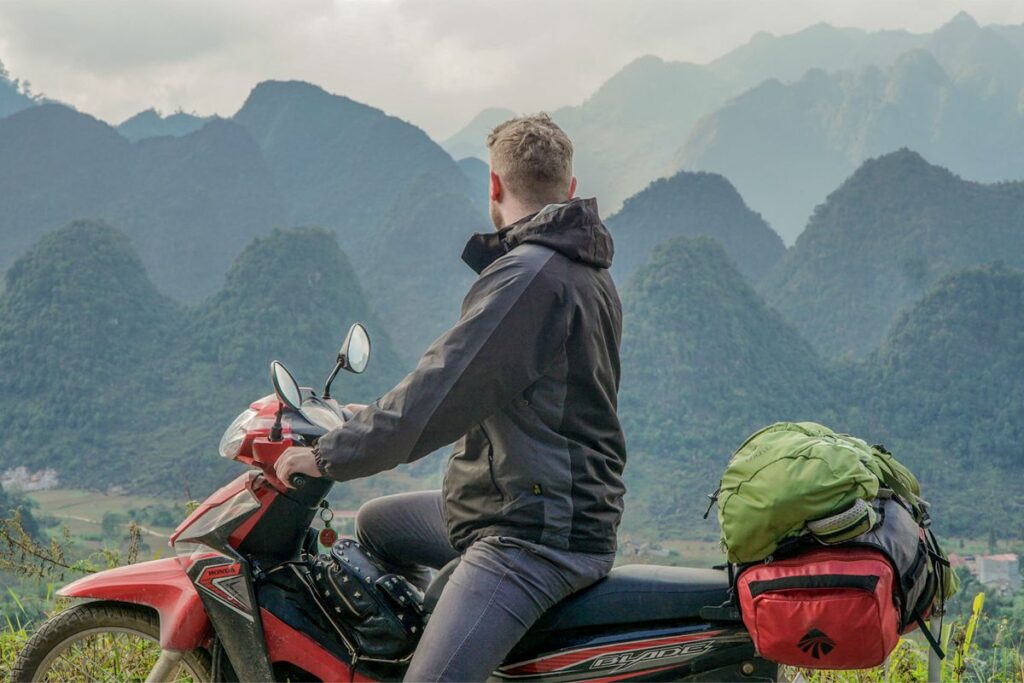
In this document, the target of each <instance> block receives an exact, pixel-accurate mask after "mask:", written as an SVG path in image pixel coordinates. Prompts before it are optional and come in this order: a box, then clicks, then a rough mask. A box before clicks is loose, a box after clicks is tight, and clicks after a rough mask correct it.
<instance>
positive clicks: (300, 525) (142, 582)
mask: <svg viewBox="0 0 1024 683" xmlns="http://www.w3.org/2000/svg"><path fill="white" fill-rule="evenodd" d="M369 356H370V340H369V337H368V335H367V333H366V330H365V329H364V328H363V326H362V325H359V324H356V325H353V326H352V328H351V329H350V330H349V333H348V335H347V337H346V339H345V342H344V344H343V345H342V347H341V351H340V352H339V354H338V358H337V362H336V364H335V366H334V369H333V370H332V372H331V373H330V376H329V377H328V380H327V382H326V384H325V386H324V390H323V392H322V394H321V395H320V396H317V395H316V394H315V392H314V391H313V390H312V389H309V388H300V387H299V385H298V384H297V383H296V381H295V380H294V378H292V376H291V374H290V373H289V372H288V370H287V369H285V367H284V365H282V364H281V363H279V362H277V361H275V362H274V363H273V364H272V365H271V378H272V382H273V385H274V390H275V393H274V394H272V395H270V396H266V397H264V398H261V399H260V400H258V401H256V402H255V403H253V404H252V405H251V406H250V407H249V409H247V410H246V411H245V412H243V413H242V414H241V415H239V416H238V417H237V418H236V419H235V421H234V422H232V423H231V425H230V426H229V427H228V429H227V431H226V432H225V433H224V436H223V438H222V439H221V442H220V454H221V455H222V456H224V457H226V458H231V459H233V460H236V461H239V462H242V463H244V464H246V465H249V466H250V467H251V469H250V470H249V471H248V472H247V473H245V474H243V475H241V476H239V477H238V478H237V479H235V480H234V481H232V482H231V483H229V484H227V485H226V486H224V487H223V488H221V489H220V490H218V491H216V492H215V493H213V494H212V495H211V496H210V497H209V498H207V499H206V500H205V501H204V502H203V503H202V504H201V505H200V506H199V507H198V508H196V509H195V511H193V512H192V514H191V515H189V516H188V518H187V519H186V520H185V521H184V522H182V523H181V525H179V526H178V528H177V529H176V530H175V532H174V534H173V536H172V537H171V542H170V543H171V546H172V547H173V548H174V550H175V551H176V555H177V556H176V557H173V558H167V559H158V560H153V561H150V562H143V563H140V564H135V565H131V566H127V567H120V568H117V569H112V570H108V571H104V572H100V573H97V574H93V575H90V576H88V577H86V578H83V579H80V580H78V581H75V582H74V583H71V584H70V585H68V586H65V587H64V588H62V589H61V590H60V591H58V594H59V595H61V596H64V597H66V598H73V599H76V600H77V601H78V602H77V604H75V605H73V606H72V607H70V608H69V609H67V610H65V611H62V612H60V613H59V614H57V615H55V616H54V617H52V618H51V619H50V620H49V621H47V622H46V623H44V624H43V625H42V626H41V627H40V628H39V630H38V631H37V632H36V633H35V635H34V636H33V637H32V638H31V639H30V640H29V642H28V644H27V645H26V646H25V648H24V650H23V651H22V652H21V654H20V655H19V657H18V659H17V662H16V663H15V667H14V672H13V678H14V680H16V681H48V680H53V681H57V680H60V681H65V680H83V679H84V680H109V681H123V680H146V681H188V680H191V681H208V680H209V681H284V680H319V681H357V680H359V681H385V680H401V678H402V676H403V675H404V673H405V669H406V666H407V664H408V661H409V659H410V658H411V656H412V652H413V649H414V647H415V643H416V640H417V639H418V636H419V633H420V632H421V631H422V628H423V625H424V624H425V623H426V621H427V620H428V619H429V617H430V611H431V608H432V606H433V605H434V604H436V601H437V597H438V595H439V594H440V590H441V588H443V584H444V581H446V580H447V577H448V575H449V574H450V573H451V569H453V568H454V563H453V565H451V566H449V567H446V568H444V569H443V570H442V571H441V572H439V573H438V575H437V576H436V577H435V579H434V580H433V583H432V585H431V586H430V588H429V589H428V590H427V591H426V593H425V594H422V593H420V592H419V591H417V590H415V589H414V588H412V587H411V586H410V585H409V584H408V583H407V582H405V581H404V579H402V578H401V577H397V576H396V575H394V574H386V575H385V574H382V575H380V576H379V577H377V574H379V573H380V572H376V573H375V572H369V573H368V570H367V569H366V568H367V567H369V566H370V563H369V560H368V558H367V557H366V556H365V554H362V553H361V551H360V549H359V547H358V544H357V543H354V542H353V541H352V540H349V539H342V540H339V541H337V543H334V542H333V541H334V540H335V539H333V538H331V536H332V532H330V531H329V530H328V531H327V532H323V531H320V532H318V531H317V530H316V529H315V528H314V527H313V523H314V520H315V519H316V518H317V517H318V516H320V517H321V519H325V518H326V517H327V515H328V514H329V508H328V507H327V506H326V503H325V497H326V495H327V493H328V491H329V490H330V487H331V484H332V482H331V481H329V480H326V479H307V478H303V477H302V476H301V475H297V476H296V478H295V479H294V480H293V481H292V482H290V483H292V485H293V486H292V487H288V486H286V485H285V484H284V482H282V481H280V480H279V479H278V478H277V477H276V476H275V472H274V463H275V462H276V461H277V459H278V457H279V456H280V455H281V453H282V452H283V451H284V450H285V449H286V448H288V447H289V446H294V445H299V446H309V445H311V444H312V443H314V442H315V441H316V439H317V438H319V437H320V436H321V435H323V434H324V433H326V432H327V431H329V430H331V429H334V428H336V427H339V426H341V425H343V424H344V422H345V420H346V419H347V418H349V417H351V415H350V414H348V413H347V412H346V410H345V409H344V408H343V407H342V406H341V405H340V404H339V403H338V402H337V401H336V400H334V399H333V398H331V395H330V388H331V384H332V382H333V381H334V379H335V378H336V377H337V375H338V373H339V372H340V371H341V370H347V371H350V372H355V373H360V372H362V371H363V370H364V369H365V368H366V365H367V362H368V360H369ZM328 528H329V527H328ZM321 541H327V543H321ZM332 546H333V547H332ZM353 558H357V559H358V560H359V561H355V560H354V559H353ZM360 562H362V566H363V569H362V570H361V569H360ZM456 562H457V561H456ZM341 569H344V570H345V571H343V572H342V571H341ZM360 572H362V573H360ZM325 574H327V575H329V576H332V577H335V578H337V577H341V578H340V581H341V582H344V581H347V580H348V578H349V577H353V578H354V579H358V581H356V584H357V585H358V587H359V588H358V589H357V590H356V591H355V592H354V593H352V592H349V593H348V596H349V597H351V596H352V595H355V596H357V597H359V598H361V599H364V600H366V599H369V598H372V599H373V603H372V604H373V605H377V606H378V608H377V609H378V610H379V611H380V612H381V613H384V612H387V613H388V615H389V616H391V617H395V615H397V617H396V618H394V619H392V620H391V621H393V622H395V623H400V625H401V627H402V628H401V629H400V630H399V631H398V632H399V634H400V636H399V637H398V638H396V637H395V636H394V629H392V631H390V632H389V633H390V636H389V637H390V638H391V640H390V641H389V643H388V647H387V648H384V649H382V648H378V647H375V645H377V642H376V641H374V638H375V637H377V636H375V633H383V631H380V629H379V628H378V631H372V630H371V631H366V629H365V628H363V627H362V626H360V622H359V621H358V619H355V620H354V619H353V615H357V616H358V615H359V613H360V609H362V608H361V607H360V606H359V605H354V604H352V600H350V599H349V598H348V597H346V594H345V592H344V591H337V593H338V594H335V595H332V594H331V593H332V590H331V589H330V588H325V586H333V585H335V584H325V583H324V575H325ZM371 574H372V576H371ZM369 578H374V579H375V580H374V581H372V582H370V581H368V579H369ZM396 587H397V588H396ZM363 593H366V595H363ZM389 605H390V607H389ZM389 610H390V611H389ZM343 613H344V614H343ZM378 626H379V624H378ZM381 637H383V636H381ZM385 651H386V652H387V653H388V654H387V655H386V656H382V655H381V652H385ZM776 675H777V667H776V666H775V665H774V664H772V663H770V662H767V661H765V660H763V659H761V658H759V657H758V656H757V655H756V653H755V651H754V646H753V643H752V641H751V639H750V636H749V635H748V633H747V631H746V630H745V629H744V627H743V623H742V621H741V620H740V616H739V614H738V612H737V611H736V610H735V609H734V608H733V607H732V606H731V602H730V594H729V580H728V577H727V575H726V572H725V571H720V570H714V569H694V568H683V567H661V566H652V565H625V566H620V567H617V568H615V569H613V570H612V572H611V574H609V576H608V577H607V578H605V579H603V580H601V581H599V582H597V583H596V584H594V585H593V586H591V587H589V588H587V589H585V590H583V591H580V592H579V593H577V594H575V595H573V596H571V597H569V598H568V599H566V600H564V601H563V602H562V603H560V604H558V605H556V606H555V607H554V608H553V609H552V610H550V612H548V613H547V614H546V615H545V616H544V617H543V618H542V619H541V620H540V621H539V622H538V623H537V624H536V625H535V626H534V627H533V628H532V629H531V630H530V632H529V633H527V634H526V636H525V637H524V638H523V639H522V641H520V643H519V644H518V645H517V646H516V647H515V649H514V650H513V651H512V652H511V653H510V654H509V656H508V658H507V659H506V661H505V663H504V664H503V665H502V666H501V667H500V668H498V670H497V671H495V672H494V674H493V679H498V680H523V681H622V680H645V681H654V680H666V681H667V680H690V681H721V680H730V681H735V680H775V677H776Z"/></svg>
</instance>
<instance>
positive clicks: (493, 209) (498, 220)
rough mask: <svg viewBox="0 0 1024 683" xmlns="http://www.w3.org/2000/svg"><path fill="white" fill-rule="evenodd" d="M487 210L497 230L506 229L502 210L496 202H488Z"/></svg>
mask: <svg viewBox="0 0 1024 683" xmlns="http://www.w3.org/2000/svg"><path fill="white" fill-rule="evenodd" d="M487 209H488V211H489V212H490V214H491V222H492V223H494V229H495V230H501V229H502V228H504V227H505V219H503V218H502V217H501V210H500V209H499V208H498V205H497V204H496V203H495V202H493V201H492V202H488V205H487Z"/></svg>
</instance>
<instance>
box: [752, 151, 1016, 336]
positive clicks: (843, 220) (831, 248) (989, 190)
mask: <svg viewBox="0 0 1024 683" xmlns="http://www.w3.org/2000/svg"><path fill="white" fill-rule="evenodd" d="M1022 227H1024V183H1019V182H1018V183H999V184H994V185H983V184H979V183H973V182H967V181H964V180H962V179H960V178H959V177H957V176H955V175H953V174H952V173H950V172H949V171H947V170H946V169H944V168H940V167H938V166H933V165H930V164H929V163H927V162H926V161H925V160H924V159H922V158H921V157H920V156H919V155H918V154H916V153H915V152H911V151H909V150H901V151H898V152H894V153H892V154H888V155H885V156H882V157H879V158H877V159H872V160H870V161H868V162H866V163H865V164H864V165H863V166H862V167H861V168H860V169H858V170H857V172H856V173H854V174H853V175H852V176H851V177H850V178H849V179H848V180H847V181H846V182H844V183H843V184H842V185H841V186H840V187H839V189H837V190H836V191H835V192H833V193H832V194H831V195H829V197H828V200H827V201H826V202H825V203H824V204H823V205H821V206H819V207H818V208H817V210H816V211H815V213H814V216H813V217H812V218H811V221H810V223H809V224H808V226H807V230H806V231H805V232H804V233H803V234H802V235H801V236H800V238H799V239H798V240H797V243H796V245H795V246H794V247H793V248H792V249H790V251H789V252H788V253H787V254H786V256H785V258H784V259H783V260H782V261H781V262H780V263H779V265H778V266H777V267H776V269H775V270H774V271H773V272H772V273H771V274H770V275H769V276H768V277H767V278H766V279H765V280H764V281H763V283H762V286H761V291H762V292H763V293H764V295H765V297H766V298H767V300H768V302H769V303H770V304H772V305H773V306H775V307H776V308H778V310H779V311H781V312H782V313H783V315H785V316H786V317H787V318H788V319H789V320H791V321H793V323H795V324H796V326H797V328H798V329H799V330H800V331H801V332H802V333H803V334H804V336H805V337H806V338H807V339H808V340H809V341H811V342H812V343H813V344H814V345H815V346H816V347H817V348H818V349H819V350H821V351H822V352H824V353H826V354H828V355H831V356H842V355H844V354H853V355H862V354H864V353H866V352H868V351H870V350H871V349H873V348H875V347H876V346H877V345H878V344H879V342H880V341H881V340H882V339H883V337H884V335H885V334H886V330H887V329H888V328H889V324H890V321H891V320H892V319H893V317H894V316H895V315H896V314H897V312H898V311H899V310H900V309H902V308H903V307H904V306H906V305H907V304H909V303H910V302H911V301H913V300H915V299H917V298H918V297H920V296H921V295H922V294H923V293H924V292H925V290H926V289H927V288H928V287H929V286H930V285H932V284H934V283H935V282H936V281H937V280H938V279H939V278H940V277H941V276H942V275H944V274H946V273H949V272H951V271H954V270H958V269H961V268H964V267H966V266H970V265H975V264H980V263H986V262H989V261H992V260H994V259H999V258H1002V259H1005V260H1006V261H1007V263H1009V264H1010V265H1012V266H1015V267H1018V268H1019V267H1024V229H1022Z"/></svg>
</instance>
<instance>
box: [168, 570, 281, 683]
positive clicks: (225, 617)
mask: <svg viewBox="0 0 1024 683" xmlns="http://www.w3.org/2000/svg"><path fill="white" fill-rule="evenodd" d="M188 575H189V578H190V579H191V580H192V582H193V583H194V584H195V585H196V586H197V587H198V588H199V597H200V599H201V600H202V602H203V605H204V606H205V607H206V612H207V614H208V615H209V619H210V622H211V623H212V624H213V625H214V628H215V629H216V631H217V636H218V637H219V638H220V641H221V644H222V646H223V647H224V652H225V653H226V654H227V656H228V659H229V660H230V661H231V666H232V667H233V668H234V670H235V671H236V672H237V673H238V675H239V677H240V678H241V680H243V681H272V680H274V673H273V670H272V668H271V666H270V660H269V658H268V657H267V653H266V648H264V646H263V643H264V632H263V624H262V620H261V619H260V618H259V612H258V611H257V610H256V609H255V607H254V606H255V605H256V596H255V593H254V592H253V588H252V579H251V578H250V577H251V575H252V574H251V569H250V566H249V563H248V562H247V561H245V560H244V559H232V558H229V557H224V556H222V555H212V556H209V557H203V558H201V559H198V560H196V561H195V562H194V563H193V564H192V566H191V567H189V570H188Z"/></svg>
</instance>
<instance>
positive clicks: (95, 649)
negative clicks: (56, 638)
mask: <svg viewBox="0 0 1024 683" xmlns="http://www.w3.org/2000/svg"><path fill="white" fill-rule="evenodd" d="M159 657H160V645H159V644H158V643H157V642H156V641H155V640H153V639H152V638H150V637H149V636H145V635H143V634H141V633H137V632H134V631H130V630H127V629H120V630H117V631H109V630H97V631H92V632H83V633H80V634H78V635H77V636H76V637H74V638H73V639H70V640H68V641H66V642H64V643H62V645H61V646H60V647H59V648H58V649H57V651H55V652H54V655H53V656H52V658H51V659H50V661H49V665H48V666H47V668H46V671H45V672H43V675H42V676H41V678H40V680H42V681H48V682H52V683H79V682H81V683H93V682H94V681H100V682H102V683H108V682H109V683H122V682H124V681H139V682H142V681H145V680H146V677H147V676H149V673H150V671H151V670H152V669H153V666H154V665H155V664H156V661H157V659H158V658H159ZM173 680H174V681H175V683H178V682H181V683H192V682H193V681H195V679H194V678H193V676H192V675H191V672H189V671H188V669H187V667H180V668H179V669H178V671H177V673H176V676H175V677H174V679H173Z"/></svg>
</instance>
